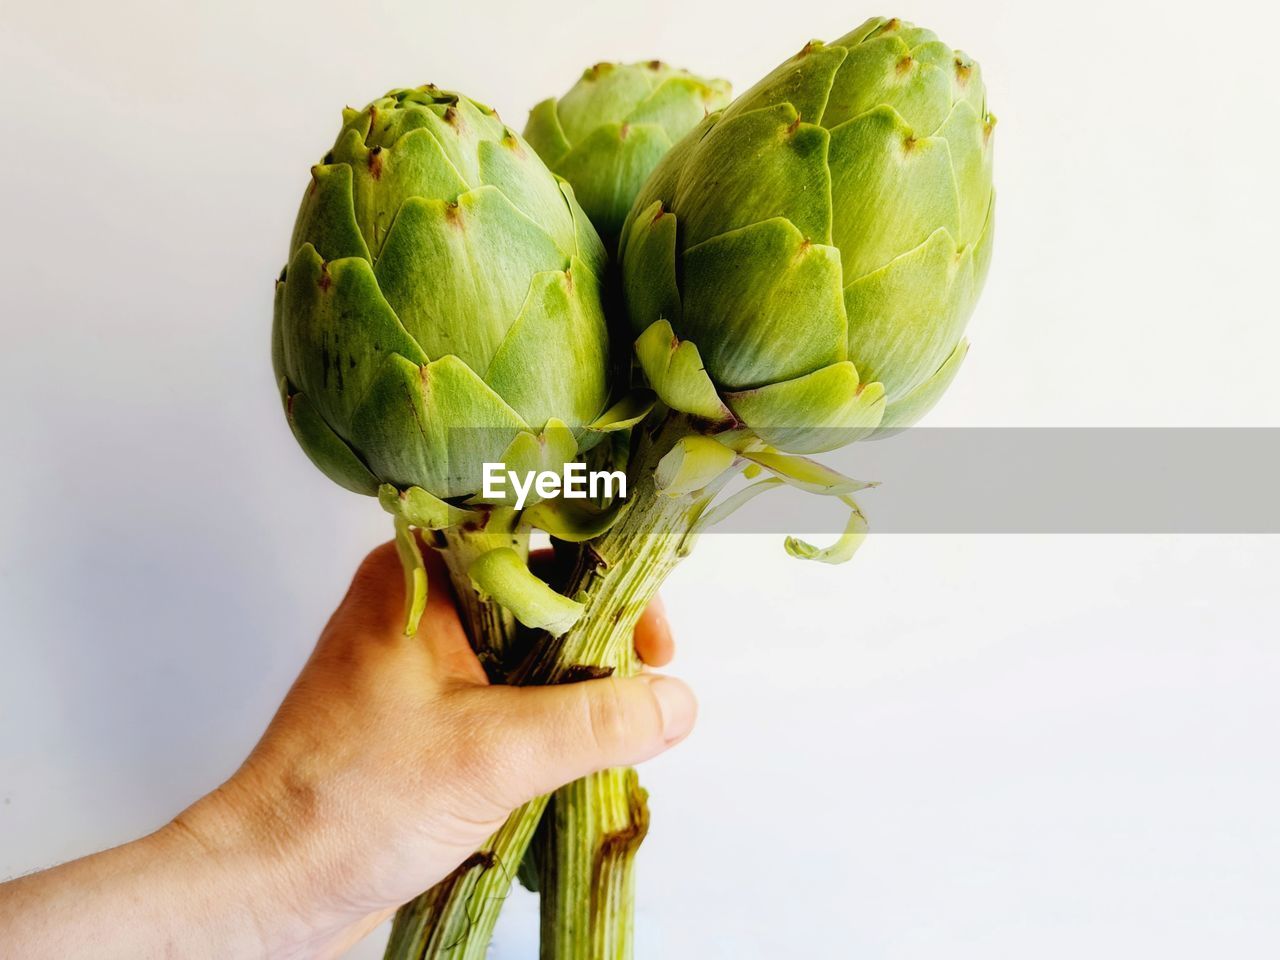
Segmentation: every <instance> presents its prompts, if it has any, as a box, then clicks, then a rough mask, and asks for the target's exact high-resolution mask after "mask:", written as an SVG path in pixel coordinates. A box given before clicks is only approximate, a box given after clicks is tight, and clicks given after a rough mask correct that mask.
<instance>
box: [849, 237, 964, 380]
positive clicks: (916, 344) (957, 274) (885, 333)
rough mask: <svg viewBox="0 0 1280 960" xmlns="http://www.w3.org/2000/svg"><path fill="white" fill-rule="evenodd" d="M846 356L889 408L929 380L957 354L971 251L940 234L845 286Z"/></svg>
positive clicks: (962, 323) (962, 326) (962, 327)
mask: <svg viewBox="0 0 1280 960" xmlns="http://www.w3.org/2000/svg"><path fill="white" fill-rule="evenodd" d="M844 301H845V309H846V310H848V311H849V316H850V317H856V318H857V322H856V323H853V324H852V325H851V326H850V330H849V355H850V357H851V358H853V360H854V361H855V362H856V363H857V365H858V372H859V373H860V374H861V375H862V376H863V377H865V378H866V379H869V380H878V381H880V382H881V383H883V384H884V389H885V394H886V397H887V400H888V402H889V403H890V404H892V403H896V402H897V401H898V400H899V399H900V398H901V397H902V396H903V395H904V394H906V393H907V392H908V391H910V390H911V389H912V388H913V387H915V386H916V385H917V384H919V383H922V382H923V381H925V380H927V379H928V378H929V377H930V376H932V375H933V373H934V371H935V370H937V369H938V367H940V366H941V365H942V363H943V361H944V360H946V358H947V357H948V355H950V353H951V351H952V350H954V349H955V345H956V343H957V342H959V340H960V335H961V333H962V331H963V330H964V325H965V322H966V321H967V320H968V318H969V313H970V312H971V310H972V308H973V302H974V273H973V248H968V249H965V250H960V251H958V250H957V248H956V243H955V240H954V238H953V236H952V235H951V234H950V233H949V232H948V231H947V230H945V229H942V228H939V229H938V230H936V231H934V233H933V234H932V235H931V236H930V237H929V239H928V240H926V241H925V242H924V243H923V244H921V245H920V246H919V247H916V248H915V249H913V250H911V251H909V252H906V253H904V254H903V255H902V256H900V257H897V258H896V259H894V260H892V261H891V262H890V263H888V264H887V265H885V266H884V267H882V268H881V269H879V270H877V271H875V272H874V273H871V274H868V275H867V276H865V277H862V278H861V279H859V280H857V281H855V282H853V283H851V284H849V286H848V287H847V288H846V289H845V292H844Z"/></svg>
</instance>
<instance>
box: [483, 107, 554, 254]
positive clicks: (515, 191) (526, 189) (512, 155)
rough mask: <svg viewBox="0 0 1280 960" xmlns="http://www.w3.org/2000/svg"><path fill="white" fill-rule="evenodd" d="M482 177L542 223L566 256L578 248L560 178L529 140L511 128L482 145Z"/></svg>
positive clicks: (522, 210)
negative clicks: (535, 150)
mask: <svg viewBox="0 0 1280 960" xmlns="http://www.w3.org/2000/svg"><path fill="white" fill-rule="evenodd" d="M479 155H480V176H481V178H482V180H483V181H484V182H485V183H487V184H492V185H493V186H496V187H497V188H498V189H499V190H501V191H502V193H503V195H504V196H505V197H506V198H507V199H508V200H510V201H511V202H512V204H514V206H515V208H516V209H517V210H519V211H520V212H521V213H523V214H524V215H525V216H526V217H528V218H529V219H530V220H532V221H533V222H534V223H536V224H539V225H541V226H542V228H543V229H544V230H546V231H547V232H548V233H549V234H550V235H551V236H552V238H553V239H554V240H555V242H556V246H558V247H559V248H560V250H561V251H562V252H563V253H564V255H565V257H569V256H570V255H572V254H573V253H574V251H575V249H576V247H577V237H576V234H575V226H574V222H573V213H572V212H571V210H570V209H569V205H568V204H567V203H566V202H565V197H564V194H563V193H561V192H560V184H559V183H557V182H556V177H555V175H554V174H553V173H551V171H549V170H548V169H547V168H546V166H545V165H544V164H543V162H542V160H541V158H539V156H538V155H537V154H536V153H535V152H534V151H533V148H532V147H530V146H529V145H528V144H527V143H525V142H524V141H523V140H521V139H520V138H519V137H517V136H516V135H515V133H514V132H513V131H511V130H508V131H506V133H505V134H504V135H503V137H502V139H501V140H485V141H482V142H481V144H480V147H479Z"/></svg>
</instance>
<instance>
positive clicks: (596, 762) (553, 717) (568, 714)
mask: <svg viewBox="0 0 1280 960" xmlns="http://www.w3.org/2000/svg"><path fill="white" fill-rule="evenodd" d="M469 696H476V697H477V701H476V704H475V706H476V707H478V708H479V709H483V710H485V711H493V714H492V715H494V716H500V717H502V718H504V720H503V723H502V724H501V725H500V726H498V727H497V728H496V733H495V734H494V736H495V737H496V738H497V743H496V744H495V746H496V747H497V748H498V750H499V756H497V757H496V758H495V759H496V761H497V763H496V765H497V766H498V767H499V768H502V769H500V770H499V771H498V776H499V778H500V782H501V784H502V789H509V790H510V791H511V795H509V796H507V797H504V798H503V799H504V800H505V801H507V802H509V803H510V804H511V805H513V806H514V805H517V804H520V803H523V802H525V801H526V800H530V799H532V798H533V797H536V796H540V795H541V794H544V793H549V792H550V791H552V790H554V789H556V788H557V787H560V786H562V785H564V784H566V783H568V782H570V781H571V780H576V779H578V778H579V777H583V776H586V775H587V774H588V773H593V772H594V771H596V770H603V769H606V768H608V767H620V766H628V765H630V764H635V763H640V762H642V761H644V760H648V759H649V758H650V757H653V756H656V755H657V754H659V753H662V752H663V751H664V750H666V749H668V748H669V747H672V746H674V745H675V744H677V743H679V742H680V741H681V740H683V739H684V738H685V737H686V736H688V734H689V731H690V730H692V729H693V723H694V720H695V719H696V717H697V713H698V705H697V701H696V700H695V699H694V696H693V692H692V691H691V690H690V689H689V688H688V687H687V686H686V685H685V684H684V683H683V682H682V681H680V680H677V679H675V678H674V677H667V676H662V675H658V674H645V675H642V676H639V677H629V678H621V677H609V678H606V679H603V680H588V681H585V682H583V683H570V684H560V685H557V686H550V687H490V688H488V689H486V690H477V691H475V692H474V694H470V695H469ZM481 701H483V702H481Z"/></svg>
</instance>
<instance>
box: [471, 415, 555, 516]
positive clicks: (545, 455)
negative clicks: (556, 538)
mask: <svg viewBox="0 0 1280 960" xmlns="http://www.w3.org/2000/svg"><path fill="white" fill-rule="evenodd" d="M577 452H578V443H577V440H575V439H574V436H573V431H572V430H571V429H569V427H568V426H566V425H565V424H564V422H563V421H560V420H555V419H552V420H548V421H547V425H546V427H544V428H543V430H542V432H541V433H539V434H534V433H533V432H531V431H529V430H522V431H520V432H519V433H517V434H516V435H515V437H514V438H513V439H512V441H511V443H510V444H509V445H508V446H507V448H506V450H504V451H503V454H502V461H501V462H502V469H503V470H504V472H508V473H513V474H516V475H517V476H519V477H529V476H533V475H535V474H540V473H546V472H552V473H559V472H560V471H561V470H562V469H563V468H564V465H565V464H566V463H568V462H569V461H570V460H572V459H573V457H574V455H575V454H576V453H577ZM504 475H505V473H504ZM477 485H479V484H477ZM503 491H504V492H503V494H502V495H501V496H499V497H496V498H487V497H484V496H483V494H481V495H479V496H477V497H475V498H474V499H475V500H476V501H477V502H484V503H496V504H502V505H506V506H511V505H513V504H514V503H515V498H516V492H515V490H514V489H512V487H511V485H510V484H509V483H504V484H503ZM539 499H540V497H539V495H538V493H537V489H536V486H531V487H530V488H529V491H528V495H527V500H526V501H525V502H526V503H527V504H534V503H537V502H538V500H539Z"/></svg>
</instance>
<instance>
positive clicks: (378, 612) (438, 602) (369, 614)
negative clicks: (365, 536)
mask: <svg viewBox="0 0 1280 960" xmlns="http://www.w3.org/2000/svg"><path fill="white" fill-rule="evenodd" d="M422 552H423V562H424V563H425V565H426V568H427V605H426V609H425V610H424V611H423V614H422V619H421V621H419V624H418V631H417V635H416V638H415V639H416V641H417V643H419V644H420V645H421V648H422V649H424V650H426V651H427V652H428V653H430V655H431V656H432V657H433V658H434V659H435V661H436V662H437V664H439V666H440V667H441V670H442V673H443V675H444V676H445V677H446V678H448V677H453V678H462V679H465V680H468V681H471V682H475V683H485V682H487V681H486V678H485V674H484V670H483V668H482V667H481V666H480V663H479V661H477V660H476V657H475V654H474V652H473V651H472V649H471V644H470V643H469V641H468V640H467V635H466V632H465V631H464V630H463V627H462V622H461V621H460V620H459V619H458V612H457V608H456V607H455V604H454V595H453V588H452V585H451V584H450V580H449V571H448V569H447V568H446V567H445V565H444V561H443V560H441V558H440V555H439V554H438V553H437V552H436V551H435V550H432V549H430V548H427V547H423V551H422ZM404 625H405V582H404V571H403V568H402V566H401V563H400V557H399V554H398V553H397V552H396V548H395V543H394V542H389V543H384V544H381V545H379V546H377V547H375V548H374V549H373V550H372V551H370V553H369V555H368V556H366V557H365V558H364V560H363V561H362V562H361V564H360V566H359V568H358V569H357V570H356V573H355V576H354V577H352V579H351V586H350V587H348V588H347V594H346V596H345V597H343V599H342V603H341V604H340V605H339V607H338V609H337V611H335V613H334V615H333V617H332V618H331V619H330V621H329V626H328V627H327V628H326V629H325V636H324V637H322V639H321V643H322V644H328V645H335V644H337V645H350V644H356V645H361V646H366V647H367V646H368V645H369V642H370V640H372V639H375V638H377V639H381V640H384V641H387V642H388V643H390V644H392V645H393V646H395V645H397V642H398V641H400V640H403V639H404Z"/></svg>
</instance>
